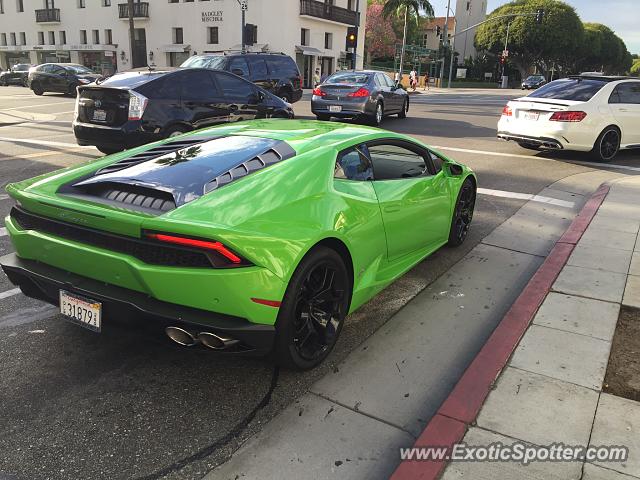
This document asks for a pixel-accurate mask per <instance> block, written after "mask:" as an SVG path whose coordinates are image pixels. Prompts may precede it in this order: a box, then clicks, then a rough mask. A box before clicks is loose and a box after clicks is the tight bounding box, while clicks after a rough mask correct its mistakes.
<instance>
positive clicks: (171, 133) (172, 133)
mask: <svg viewBox="0 0 640 480" xmlns="http://www.w3.org/2000/svg"><path fill="white" fill-rule="evenodd" d="M188 131H189V130H188V129H187V128H186V127H184V126H182V125H172V126H170V127H167V129H166V130H165V132H164V138H171V137H177V136H178V135H182V134H183V133H187V132H188Z"/></svg>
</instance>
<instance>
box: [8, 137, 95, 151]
mask: <svg viewBox="0 0 640 480" xmlns="http://www.w3.org/2000/svg"><path fill="white" fill-rule="evenodd" d="M0 142H9V143H27V144H32V145H44V146H48V147H63V148H79V149H90V148H94V147H92V146H87V145H78V144H77V143H64V142H54V141H53V140H29V139H25V138H9V137H0Z"/></svg>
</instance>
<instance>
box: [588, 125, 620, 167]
mask: <svg viewBox="0 0 640 480" xmlns="http://www.w3.org/2000/svg"><path fill="white" fill-rule="evenodd" d="M618 150H620V130H618V129H617V128H616V127H613V126H610V127H607V128H605V129H604V130H603V131H602V133H601V134H600V135H599V136H598V139H597V140H596V143H595V145H594V146H593V150H591V153H592V155H593V156H594V157H595V159H596V160H597V161H599V162H604V163H606V162H610V161H611V160H613V157H615V156H616V154H617V153H618Z"/></svg>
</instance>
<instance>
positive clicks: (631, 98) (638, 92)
mask: <svg viewBox="0 0 640 480" xmlns="http://www.w3.org/2000/svg"><path fill="white" fill-rule="evenodd" d="M609 103H631V104H640V82H627V83H621V84H619V85H618V86H616V88H614V89H613V92H611V96H610V97H609Z"/></svg>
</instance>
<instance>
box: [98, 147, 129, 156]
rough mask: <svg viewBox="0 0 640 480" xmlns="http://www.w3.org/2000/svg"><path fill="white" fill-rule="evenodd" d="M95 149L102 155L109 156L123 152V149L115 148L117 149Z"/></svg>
mask: <svg viewBox="0 0 640 480" xmlns="http://www.w3.org/2000/svg"><path fill="white" fill-rule="evenodd" d="M96 148H97V149H98V150H100V151H101V152H102V153H104V154H105V155H111V154H112V153H118V152H121V151H122V150H124V149H123V148H117V147H98V146H96Z"/></svg>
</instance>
